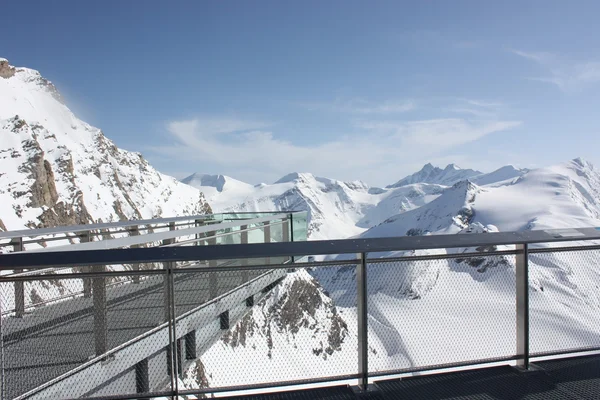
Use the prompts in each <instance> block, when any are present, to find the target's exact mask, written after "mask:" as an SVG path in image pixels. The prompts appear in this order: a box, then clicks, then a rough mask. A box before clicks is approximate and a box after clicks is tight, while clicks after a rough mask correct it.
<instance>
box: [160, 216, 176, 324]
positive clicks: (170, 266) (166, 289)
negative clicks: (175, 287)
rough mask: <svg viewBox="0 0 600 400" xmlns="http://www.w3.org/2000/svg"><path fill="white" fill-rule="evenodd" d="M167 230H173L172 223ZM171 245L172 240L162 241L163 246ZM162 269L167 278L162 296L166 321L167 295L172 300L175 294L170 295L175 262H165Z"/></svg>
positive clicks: (168, 311) (169, 306) (168, 306)
mask: <svg viewBox="0 0 600 400" xmlns="http://www.w3.org/2000/svg"><path fill="white" fill-rule="evenodd" d="M169 230H170V231H174V230H175V223H174V222H171V223H169ZM173 243H175V239H174V238H171V239H163V241H162V244H163V246H166V245H169V244H173ZM163 268H164V269H166V270H167V276H166V278H165V282H164V290H163V296H164V309H165V321H168V320H169V316H170V315H171V302H170V301H171V299H170V297H169V295H172V296H173V298H175V293H170V286H171V273H172V270H173V268H175V262H173V261H167V262H165V263H163Z"/></svg>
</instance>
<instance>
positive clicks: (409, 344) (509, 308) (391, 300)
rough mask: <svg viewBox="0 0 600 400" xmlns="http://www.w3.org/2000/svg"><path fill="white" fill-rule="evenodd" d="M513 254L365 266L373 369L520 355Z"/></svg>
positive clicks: (407, 368) (377, 371) (381, 370)
mask: <svg viewBox="0 0 600 400" xmlns="http://www.w3.org/2000/svg"><path fill="white" fill-rule="evenodd" d="M514 265H515V259H514V256H506V255H503V256H480V257H464V258H460V257H457V258H452V259H433V260H432V259H428V260H414V261H413V260H410V261H392V262H385V261H381V262H377V261H373V262H371V261H370V262H369V263H368V264H367V277H368V279H367V282H368V285H367V301H368V329H369V330H368V349H369V350H368V351H369V354H368V359H369V371H370V372H371V373H374V374H383V373H385V372H391V371H410V370H418V369H424V368H426V367H435V366H441V365H451V364H459V363H464V362H470V361H485V360H491V359H496V358H510V357H512V356H513V355H514V354H515V346H516V332H515V318H516V311H515V274H514Z"/></svg>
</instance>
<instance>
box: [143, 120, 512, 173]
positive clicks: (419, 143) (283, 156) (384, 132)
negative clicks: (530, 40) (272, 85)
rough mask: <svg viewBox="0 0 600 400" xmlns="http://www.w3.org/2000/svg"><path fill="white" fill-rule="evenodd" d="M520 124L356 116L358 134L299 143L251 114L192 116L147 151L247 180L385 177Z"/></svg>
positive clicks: (170, 126) (171, 126)
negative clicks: (296, 174)
mask: <svg viewBox="0 0 600 400" xmlns="http://www.w3.org/2000/svg"><path fill="white" fill-rule="evenodd" d="M519 124H520V122H518V121H469V120H466V119H460V118H453V119H431V120H422V121H394V120H390V121H378V120H367V121H361V122H356V123H355V129H356V130H357V131H358V132H359V133H357V134H354V135H352V136H346V137H343V138H338V139H335V140H331V141H328V142H324V143H320V144H314V145H298V144H294V143H291V142H290V141H287V140H282V139H279V138H277V137H276V136H275V135H274V133H273V132H271V131H269V130H266V129H264V128H261V127H262V126H265V124H261V123H257V122H256V121H244V120H239V119H232V120H227V119H219V118H218V119H215V118H197V119H193V120H183V121H172V122H170V123H168V124H167V131H168V133H169V135H170V137H171V138H172V139H174V141H175V143H174V144H172V145H168V146H161V147H154V148H151V149H150V150H151V151H153V152H155V153H158V154H160V155H161V156H164V157H171V158H172V159H173V160H174V161H175V160H177V162H178V164H181V163H184V162H185V163H187V164H188V165H193V168H194V169H195V171H194V170H190V173H192V172H211V173H213V172H216V173H222V174H228V175H232V176H234V177H235V178H237V179H242V180H245V181H248V182H253V183H256V182H264V181H274V180H276V179H278V178H279V177H281V176H283V175H284V174H286V173H289V172H291V171H305V170H310V171H311V172H313V173H315V174H318V175H321V176H328V177H333V178H338V179H357V178H358V179H362V180H365V181H367V182H369V183H371V184H385V183H386V182H388V183H389V182H391V181H393V180H397V178H398V176H399V175H401V174H403V173H405V172H406V173H408V172H409V171H407V170H406V166H407V165H410V164H411V163H417V162H420V161H421V160H422V159H424V158H427V157H428V156H429V155H435V154H437V153H439V152H441V151H443V150H447V149H450V148H453V147H456V146H460V145H464V144H465V143H468V142H472V141H474V140H477V139H480V138H482V137H484V136H486V135H489V134H492V133H496V132H501V131H505V130H507V129H511V128H514V127H515V126H518V125H519ZM226 127H228V128H226ZM177 168H178V169H181V166H180V165H178V166H177ZM207 169H210V171H207ZM374 177H376V178H375V180H376V182H373V181H374Z"/></svg>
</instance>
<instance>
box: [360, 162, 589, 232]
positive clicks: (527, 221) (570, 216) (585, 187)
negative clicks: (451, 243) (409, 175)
mask: <svg viewBox="0 0 600 400" xmlns="http://www.w3.org/2000/svg"><path fill="white" fill-rule="evenodd" d="M509 168H510V167H506V168H505V169H504V171H502V169H501V170H498V171H500V172H499V173H496V172H498V171H496V172H493V173H491V174H487V176H486V175H482V176H481V177H480V179H481V180H480V181H479V182H483V183H489V184H488V185H481V186H479V185H477V184H475V183H472V182H470V181H460V182H458V183H456V184H455V185H454V186H452V187H451V188H448V189H446V190H444V192H443V193H442V194H441V195H440V196H439V197H437V198H436V199H435V200H434V201H432V202H430V203H428V204H426V205H424V206H422V207H420V208H417V209H414V210H411V211H409V212H406V213H401V214H397V215H394V216H392V217H390V218H388V219H387V220H385V221H384V222H383V223H381V224H380V225H378V226H375V227H373V228H371V229H370V230H368V231H367V232H365V233H364V234H363V236H364V237H383V236H404V235H407V234H422V233H425V232H430V233H437V234H442V233H458V232H460V231H462V230H464V229H468V228H469V226H470V225H474V226H472V227H471V230H472V229H476V227H478V226H479V227H481V226H483V227H485V226H488V225H493V226H496V227H497V228H498V229H499V230H500V231H518V230H524V229H558V228H573V227H582V226H597V225H598V224H599V223H600V172H599V171H598V170H597V169H595V168H594V166H593V165H592V164H590V163H588V162H586V161H584V160H582V159H579V158H577V159H574V160H572V161H570V162H568V163H565V164H561V165H557V166H553V167H548V168H539V169H534V170H531V171H527V172H525V173H522V174H520V173H521V172H520V170H512V171H511V170H508V172H509V173H506V174H505V173H504V172H506V170H507V169H509ZM519 174H520V175H519ZM493 175H496V179H497V180H498V181H497V182H493V179H490V178H489V177H491V176H493ZM515 175H516V176H515ZM507 176H508V177H509V178H508V179H504V178H505V177H507ZM476 181H477V180H476ZM499 182H500V183H503V184H502V185H498V183H499ZM409 231H410V232H409Z"/></svg>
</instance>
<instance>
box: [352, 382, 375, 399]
mask: <svg viewBox="0 0 600 400" xmlns="http://www.w3.org/2000/svg"><path fill="white" fill-rule="evenodd" d="M350 388H351V389H352V391H353V392H354V394H355V395H356V397H357V398H358V399H361V398H363V396H364V397H365V398H371V396H370V395H371V394H372V393H379V392H380V391H379V388H378V387H377V385H376V384H374V383H370V384H368V385H367V386H366V387H363V386H360V385H356V386H350Z"/></svg>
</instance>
